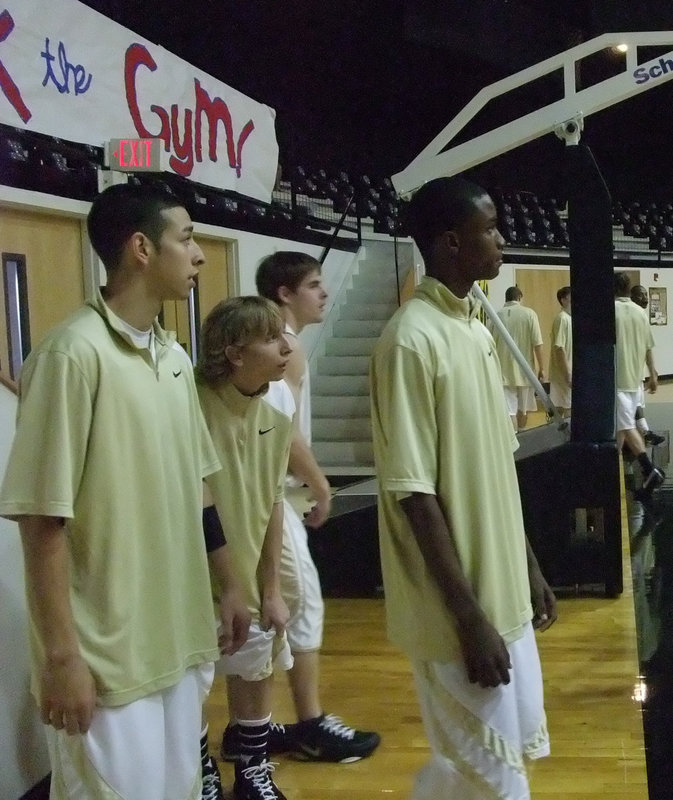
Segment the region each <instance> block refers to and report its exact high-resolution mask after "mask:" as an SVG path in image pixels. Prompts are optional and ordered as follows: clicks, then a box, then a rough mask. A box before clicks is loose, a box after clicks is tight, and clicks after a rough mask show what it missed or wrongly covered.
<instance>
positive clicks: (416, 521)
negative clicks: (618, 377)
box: [370, 178, 556, 800]
mask: <svg viewBox="0 0 673 800" xmlns="http://www.w3.org/2000/svg"><path fill="white" fill-rule="evenodd" d="M407 217H408V229H409V231H410V233H411V235H412V237H413V238H414V240H415V241H416V244H417V245H418V248H419V250H420V251H421V255H422V256H423V261H424V263H425V272H426V274H425V276H424V277H423V279H422V281H421V283H420V284H419V286H417V287H416V291H415V294H414V296H413V297H412V298H411V299H410V300H409V301H407V303H405V304H404V305H403V306H402V307H401V308H400V309H398V310H397V312H396V313H395V314H394V315H393V317H392V319H391V320H390V321H389V322H388V324H387V325H386V327H385V329H384V331H383V333H382V334H381V337H380V339H379V341H378V343H377V345H376V347H375V350H374V355H373V357H372V363H371V371H370V378H371V393H372V394H371V400H372V430H373V434H374V457H375V463H376V472H377V476H378V479H379V535H380V542H381V563H382V567H383V579H384V587H385V598H386V613H387V619H388V635H389V637H390V639H391V641H392V642H393V643H395V644H396V645H398V646H399V647H401V648H402V649H403V650H405V652H406V653H407V654H408V656H409V658H410V660H411V662H412V666H413V670H414V677H415V682H416V688H417V691H418V695H419V700H420V704H421V711H422V715H423V721H424V724H425V730H426V733H427V736H428V739H429V741H430V744H431V746H432V751H433V756H432V759H431V760H430V761H429V762H428V764H427V765H426V766H425V767H424V768H423V769H422V770H421V772H420V773H419V774H418V776H417V778H416V783H415V786H414V792H413V795H412V796H413V798H414V800H453V798H468V797H470V798H472V797H516V798H521V800H524V798H528V797H530V794H529V789H528V782H527V779H526V771H525V766H524V757H525V756H527V757H529V758H539V757H541V756H544V755H546V754H547V753H548V752H549V741H548V737H547V730H546V721H545V714H544V708H543V691H542V675H541V670H540V662H539V658H538V653H537V648H536V644H535V636H534V632H533V629H534V628H536V627H537V628H540V629H544V628H547V627H548V626H549V625H551V623H552V622H553V621H554V619H555V618H556V609H555V599H554V595H553V593H552V592H551V590H550V588H549V586H548V585H547V583H546V582H545V580H544V578H543V577H542V575H541V573H540V569H539V567H538V565H537V561H536V559H535V556H534V555H533V553H532V551H531V550H530V548H529V547H528V546H527V541H526V537H525V533H524V527H523V516H522V511H521V502H520V499H519V487H518V483H517V477H516V469H515V466H514V459H513V456H512V451H513V450H514V449H516V447H517V446H518V443H517V440H516V436H515V435H514V432H513V430H512V425H511V424H510V421H509V419H508V417H507V409H506V408H505V406H504V404H503V395H502V384H501V372H500V364H499V362H498V357H497V354H496V352H495V345H494V342H493V338H492V337H491V335H490V334H489V332H488V331H487V330H486V328H485V326H483V325H482V324H481V322H480V321H479V319H478V316H477V315H478V312H479V303H478V302H476V301H475V299H474V297H473V296H472V295H471V294H470V289H471V287H472V285H473V284H474V282H475V281H477V280H489V279H492V278H495V277H496V275H497V274H498V271H499V269H500V266H501V264H502V254H503V246H504V240H503V238H502V236H501V235H500V232H499V231H498V224H497V216H496V210H495V206H494V204H493V201H492V200H491V198H490V197H489V196H488V194H486V192H485V191H484V190H483V189H481V187H478V186H476V185H474V184H472V183H469V182H467V181H463V180H461V179H459V178H440V179H437V180H434V181H430V182H429V183H427V184H425V185H424V186H423V187H422V188H421V189H419V190H418V192H417V193H416V194H415V195H414V197H413V198H412V200H411V203H410V205H409V206H408V212H407Z"/></svg>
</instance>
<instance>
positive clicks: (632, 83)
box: [392, 31, 673, 196]
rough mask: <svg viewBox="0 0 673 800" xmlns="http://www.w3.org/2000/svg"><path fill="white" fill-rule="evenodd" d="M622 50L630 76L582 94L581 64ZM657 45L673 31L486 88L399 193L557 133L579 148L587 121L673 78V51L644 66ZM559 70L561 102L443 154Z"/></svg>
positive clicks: (586, 46)
mask: <svg viewBox="0 0 673 800" xmlns="http://www.w3.org/2000/svg"><path fill="white" fill-rule="evenodd" d="M619 45H626V46H627V48H628V49H627V51H626V53H625V54H624V55H625V58H626V70H625V71H624V72H621V73H620V74H619V75H614V76H613V77H611V78H607V79H605V80H603V81H600V82H598V83H596V84H594V85H593V86H590V87H588V88H586V89H581V90H580V91H577V88H576V85H575V65H576V62H577V61H579V60H581V59H583V58H586V57H587V56H590V55H593V54H594V53H598V52H600V51H601V50H605V49H607V48H610V47H615V48H616V47H617V46H619ZM657 45H659V46H662V45H666V46H668V45H670V46H671V47H673V31H650V32H635V33H606V34H603V35H602V36H598V37H596V38H595V39H591V40H590V41H588V42H584V43H583V44H580V45H577V47H573V48H571V49H569V50H566V51H564V52H563V53H559V54H558V55H556V56H553V57H552V58H548V59H546V60H545V61H541V62H539V63H538V64H534V65H533V66H531V67H528V68H526V69H524V70H522V71H521V72H517V73H516V74H514V75H510V76H509V77H508V78H503V79H502V80H500V81H497V82H496V83H493V84H491V85H490V86H487V87H485V88H484V89H482V90H481V91H480V92H479V93H478V94H477V95H476V96H475V97H474V98H473V99H472V100H471V101H470V102H469V103H468V104H467V105H466V106H465V107H464V108H463V109H462V111H460V112H459V113H458V115H457V116H456V117H454V119H453V120H452V121H451V122H450V123H449V124H448V125H447V126H446V127H445V128H444V130H442V131H441V133H439V134H438V135H437V136H436V137H435V138H434V139H433V140H432V141H431V142H430V144H429V145H428V146H427V147H426V148H424V149H423V150H422V151H421V152H420V153H419V154H418V155H417V156H416V158H414V159H413V161H412V162H411V163H410V164H409V165H408V166H407V167H406V168H405V169H403V170H402V171H401V172H398V173H397V174H396V175H393V177H392V181H393V184H394V186H395V189H396V190H397V193H398V194H399V195H402V196H404V195H408V194H410V193H411V192H413V191H415V190H416V189H418V188H419V187H420V186H422V185H423V184H424V183H426V182H427V181H429V180H432V179H433V178H438V177H441V176H446V177H448V176H450V175H456V174H458V173H460V172H463V171H465V170H467V169H470V168H472V167H475V166H476V165H477V164H481V163H483V162H484V161H488V160H489V159H491V158H495V157H496V156H499V155H501V154H502V153H506V152H507V151H509V150H513V149H514V148H515V147H519V146H520V145H522V144H526V143H527V142H530V141H532V140H533V139H536V138H538V137H540V136H543V135H544V134H546V133H551V132H556V133H557V135H559V136H560V137H561V138H563V139H565V140H566V143H568V144H576V143H577V142H578V141H579V135H580V131H581V128H582V120H583V118H585V117H587V116H589V115H590V114H594V113H596V112H597V111H601V110H603V109H605V108H608V107H609V106H612V105H614V104H615V103H619V102H621V101H622V100H627V99H628V98H629V97H632V96H634V95H636V94H639V93H640V92H643V91H646V90H647V89H651V88H653V87H654V86H659V85H660V84H661V83H663V82H664V81H667V80H670V79H671V78H673V50H671V51H670V52H667V53H666V54H665V55H663V56H661V57H659V58H655V59H651V60H650V61H647V62H645V63H643V64H639V63H638V48H640V47H651V46H657ZM667 61H670V62H671V67H670V69H668V71H665V70H664V68H663V67H662V62H664V63H665V62H667ZM559 69H562V70H563V83H564V96H563V98H562V99H561V100H557V101H556V102H553V103H549V104H548V105H546V106H543V107H542V108H539V109H537V110H536V111H533V112H531V113H529V114H525V115H524V116H522V117H519V118H518V119H516V120H513V121H512V122H508V123H506V124H505V125H501V126H500V127H498V128H494V129H493V130H491V131H489V132H488V133H484V134H482V135H480V136H476V137H475V138H473V139H471V140H469V141H467V142H464V143H463V144H459V145H456V146H455V147H451V148H450V149H448V150H445V151H444V152H442V150H443V149H444V148H445V147H446V145H447V144H449V143H450V142H451V141H453V139H454V138H455V137H456V136H457V134H458V133H460V131H461V130H463V128H464V127H465V126H466V125H467V123H468V122H470V120H472V119H473V118H474V117H475V116H476V114H477V113H478V112H479V111H481V110H482V109H483V108H484V107H485V106H486V105H487V103H489V102H491V101H492V100H493V99H495V98H497V97H500V96H501V95H503V94H506V93H507V92H510V91H512V90H513V89H517V88H519V87H521V86H525V85H526V84H529V83H531V82H532V81H535V80H537V79H539V78H542V77H544V76H545V75H549V74H550V73H552V72H555V71H557V70H559Z"/></svg>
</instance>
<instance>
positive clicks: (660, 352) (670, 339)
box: [488, 264, 673, 375]
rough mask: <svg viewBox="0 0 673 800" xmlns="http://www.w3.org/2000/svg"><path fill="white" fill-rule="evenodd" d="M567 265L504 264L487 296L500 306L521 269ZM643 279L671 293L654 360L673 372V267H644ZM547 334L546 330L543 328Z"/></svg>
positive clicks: (657, 331)
mask: <svg viewBox="0 0 673 800" xmlns="http://www.w3.org/2000/svg"><path fill="white" fill-rule="evenodd" d="M568 268H569V267H568V266H556V265H554V266H548V265H542V264H503V265H502V267H501V269H500V274H499V275H498V277H497V278H495V279H494V280H492V281H489V283H488V299H489V300H490V302H491V304H492V305H493V307H494V308H495V309H496V311H497V310H499V309H501V308H502V307H503V305H504V304H505V291H506V289H507V287H509V286H514V284H515V280H514V275H515V272H516V270H518V269H545V270H546V269H548V270H561V269H568ZM640 282H641V284H642V285H643V286H644V287H645V288H646V289H649V288H660V289H662V288H663V289H666V290H667V296H668V325H653V326H652V333H653V335H654V348H655V349H654V363H655V365H656V367H657V372H659V374H660V375H673V268H672V267H668V268H664V269H661V270H658V269H650V268H647V269H645V268H641V269H640ZM542 335H543V336H544V335H545V332H544V331H543V332H542Z"/></svg>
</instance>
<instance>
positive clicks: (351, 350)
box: [325, 336, 378, 356]
mask: <svg viewBox="0 0 673 800" xmlns="http://www.w3.org/2000/svg"><path fill="white" fill-rule="evenodd" d="M377 342H378V337H377V336H367V337H361V336H339V337H335V338H332V339H328V340H327V342H326V343H325V355H326V356H371V354H372V352H373V350H374V346H375V344H376V343H377Z"/></svg>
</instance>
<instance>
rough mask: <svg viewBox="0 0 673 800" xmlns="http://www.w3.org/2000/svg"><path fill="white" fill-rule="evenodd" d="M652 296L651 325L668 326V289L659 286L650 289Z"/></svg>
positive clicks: (650, 307)
mask: <svg viewBox="0 0 673 800" xmlns="http://www.w3.org/2000/svg"><path fill="white" fill-rule="evenodd" d="M648 293H649V296H650V305H649V309H650V325H667V324H668V309H667V301H666V289H662V288H660V287H659V286H657V287H650V288H649V289H648Z"/></svg>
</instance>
